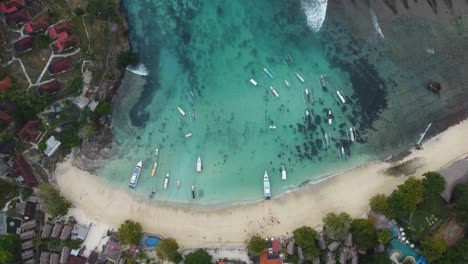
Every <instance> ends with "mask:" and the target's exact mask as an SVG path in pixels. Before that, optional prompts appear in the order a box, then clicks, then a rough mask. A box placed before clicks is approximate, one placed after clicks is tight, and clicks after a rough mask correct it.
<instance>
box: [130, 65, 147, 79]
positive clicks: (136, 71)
mask: <svg viewBox="0 0 468 264" xmlns="http://www.w3.org/2000/svg"><path fill="white" fill-rule="evenodd" d="M126 70H127V71H130V72H133V73H134V74H136V75H140V76H146V75H148V70H147V69H146V67H145V65H143V64H138V66H135V67H132V66H127V68H126Z"/></svg>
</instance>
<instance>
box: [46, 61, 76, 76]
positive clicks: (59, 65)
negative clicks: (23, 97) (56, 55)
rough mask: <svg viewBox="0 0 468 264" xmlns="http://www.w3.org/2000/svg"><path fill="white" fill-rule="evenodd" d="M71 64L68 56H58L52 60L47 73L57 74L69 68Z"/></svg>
mask: <svg viewBox="0 0 468 264" xmlns="http://www.w3.org/2000/svg"><path fill="white" fill-rule="evenodd" d="M71 67H72V64H71V61H70V59H69V58H67V57H65V58H60V59H58V60H56V61H54V62H52V63H51V64H50V66H49V73H50V74H51V75H53V74H59V73H62V72H65V71H67V70H69V69H71Z"/></svg>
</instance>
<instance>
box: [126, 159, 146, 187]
mask: <svg viewBox="0 0 468 264" xmlns="http://www.w3.org/2000/svg"><path fill="white" fill-rule="evenodd" d="M142 165H143V163H142V162H141V160H140V161H139V162H138V163H137V165H136V167H135V169H133V173H132V176H131V177H130V182H129V183H128V187H130V188H135V187H136V185H137V183H138V178H139V177H140V172H141V167H142Z"/></svg>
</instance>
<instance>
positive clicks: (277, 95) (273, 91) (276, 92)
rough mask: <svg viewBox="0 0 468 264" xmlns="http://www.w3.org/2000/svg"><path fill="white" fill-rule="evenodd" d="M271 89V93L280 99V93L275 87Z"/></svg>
mask: <svg viewBox="0 0 468 264" xmlns="http://www.w3.org/2000/svg"><path fill="white" fill-rule="evenodd" d="M270 89H271V92H272V93H273V94H274V95H275V96H276V97H279V93H278V91H276V89H275V87H273V86H270Z"/></svg>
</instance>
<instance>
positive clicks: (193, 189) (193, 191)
mask: <svg viewBox="0 0 468 264" xmlns="http://www.w3.org/2000/svg"><path fill="white" fill-rule="evenodd" d="M192 199H195V186H194V185H192Z"/></svg>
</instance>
